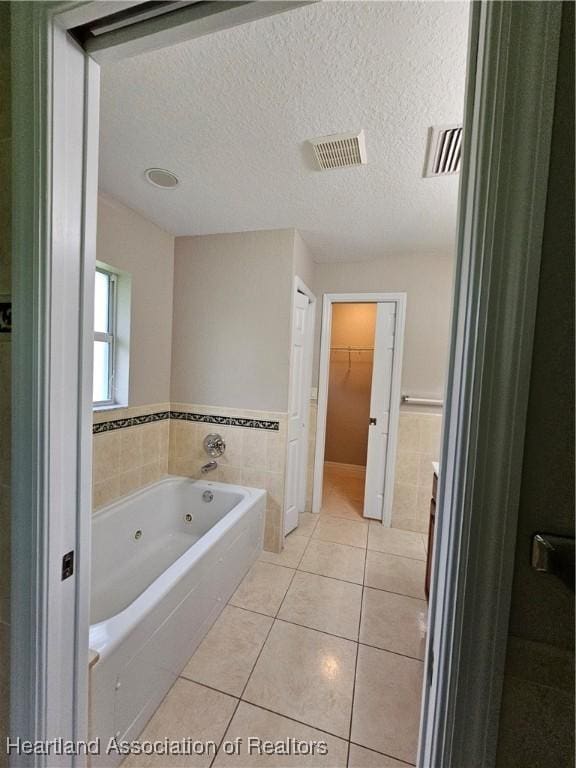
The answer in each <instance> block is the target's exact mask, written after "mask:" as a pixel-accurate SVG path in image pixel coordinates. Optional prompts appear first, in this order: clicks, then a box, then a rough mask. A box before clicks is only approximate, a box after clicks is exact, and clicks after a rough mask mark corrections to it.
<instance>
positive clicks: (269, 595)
mask: <svg viewBox="0 0 576 768" xmlns="http://www.w3.org/2000/svg"><path fill="white" fill-rule="evenodd" d="M293 575H294V571H293V570H292V569H291V568H285V567H283V566H279V565H272V564H270V563H260V562H257V563H254V565H253V566H252V568H251V569H250V570H249V571H248V573H247V574H246V576H245V577H244V581H243V582H242V583H241V584H240V586H239V587H238V589H237V590H236V592H234V594H233V595H232V597H231V598H230V604H231V605H235V606H236V607H237V608H245V609H246V610H247V611H256V613H265V614H266V615H267V616H275V615H276V613H277V611H278V608H280V604H281V602H282V600H283V599H284V595H285V594H286V592H287V590H288V587H289V586H290V582H291V581H292V576H293Z"/></svg>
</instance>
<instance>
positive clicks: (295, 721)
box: [241, 699, 348, 744]
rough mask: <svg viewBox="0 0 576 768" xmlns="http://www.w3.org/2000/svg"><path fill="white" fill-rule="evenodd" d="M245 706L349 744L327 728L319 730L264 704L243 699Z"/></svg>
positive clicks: (342, 737)
mask: <svg viewBox="0 0 576 768" xmlns="http://www.w3.org/2000/svg"><path fill="white" fill-rule="evenodd" d="M241 701H243V702H244V703H245V704H250V706H252V707H257V708H258V709H262V710H264V712H270V714H272V715H277V716H278V717H284V718H286V720H291V721H292V722H293V723H298V724H299V725H305V726H306V727H307V728H314V730H316V731H321V732H322V733H325V734H326V735H327V736H333V737H334V738H336V739H340V741H343V742H344V743H345V744H347V743H348V739H347V738H346V736H339V735H338V734H337V733H332V731H327V730H326V728H319V727H318V726H317V725H313V724H312V723H306V722H305V721H304V720H298V719H297V718H295V717H292V716H291V715H285V714H283V713H282V712H277V711H276V710H275V709H270V708H269V707H264V706H263V705H262V704H255V703H254V702H253V701H249V700H248V699H241Z"/></svg>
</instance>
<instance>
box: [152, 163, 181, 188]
mask: <svg viewBox="0 0 576 768" xmlns="http://www.w3.org/2000/svg"><path fill="white" fill-rule="evenodd" d="M144 175H145V176H146V178H147V179H148V181H149V182H150V184H153V185H154V186H155V187H161V188H162V189H174V187H177V186H178V184H180V180H179V179H178V176H175V175H174V174H173V173H172V172H171V171H166V170H165V169H164V168H147V169H146V171H145V172H144Z"/></svg>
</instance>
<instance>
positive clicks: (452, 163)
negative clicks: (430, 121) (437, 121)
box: [424, 125, 462, 178]
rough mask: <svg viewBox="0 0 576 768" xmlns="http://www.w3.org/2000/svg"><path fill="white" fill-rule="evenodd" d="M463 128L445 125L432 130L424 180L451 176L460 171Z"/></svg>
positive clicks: (429, 137)
mask: <svg viewBox="0 0 576 768" xmlns="http://www.w3.org/2000/svg"><path fill="white" fill-rule="evenodd" d="M461 156H462V126H461V125H443V126H436V127H435V128H430V131H429V134H428V155H427V158H426V166H425V168H424V178H430V177H432V176H450V175H451V174H453V173H458V172H459V171H460V158H461Z"/></svg>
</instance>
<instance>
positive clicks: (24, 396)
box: [10, 0, 561, 768]
mask: <svg viewBox="0 0 576 768" xmlns="http://www.w3.org/2000/svg"><path fill="white" fill-rule="evenodd" d="M122 5H124V6H125V4H121V3H116V2H113V1H110V2H72V3H52V2H45V3H13V4H12V19H13V36H12V55H13V67H12V72H13V77H14V80H13V88H12V95H13V114H14V129H13V134H12V135H13V140H12V144H13V164H12V168H13V178H14V195H13V208H12V210H13V254H14V266H13V300H14V312H13V315H14V332H13V340H12V349H13V356H12V361H13V362H12V365H13V376H14V378H13V389H14V392H17V393H18V397H16V398H15V399H14V401H13V438H12V439H13V446H12V457H13V460H12V467H13V469H12V472H13V475H12V600H11V606H12V627H11V665H12V679H13V680H14V681H17V682H16V684H15V685H12V686H11V713H10V715H11V732H12V734H14V735H18V736H20V737H22V738H32V739H50V738H54V737H62V738H64V739H74V740H80V739H85V738H87V736H88V706H87V705H88V630H89V594H90V585H89V576H90V526H91V521H90V514H89V512H90V509H91V442H92V441H91V432H92V385H93V382H92V357H93V348H92V344H93V317H94V311H93V300H94V269H95V244H96V207H97V168H98V118H99V115H98V107H99V101H98V96H99V94H98V88H99V84H98V80H99V68H98V66H97V64H96V63H95V61H94V60H93V59H91V58H90V57H89V56H88V55H87V54H86V52H85V51H83V50H82V49H81V48H80V47H79V46H78V45H76V43H75V42H74V41H73V40H71V38H70V37H69V36H68V35H67V34H66V31H65V30H66V29H68V28H71V27H72V26H74V25H75V24H78V23H81V22H82V21H85V20H86V19H87V18H91V19H97V18H101V17H103V16H105V15H106V14H107V13H108V12H110V9H111V8H113V7H122ZM254 5H256V6H262V7H266V6H268V5H273V4H268V3H265V2H264V3H262V4H261V3H259V2H258V3H255V4H252V8H253V6H254ZM241 8H248V9H250V8H251V4H246V5H245V6H241V7H240V8H237V9H236V10H235V13H236V14H239V13H241ZM471 13H472V24H471V31H470V42H469V77H468V95H467V106H466V116H465V122H464V125H465V129H464V147H463V171H462V179H461V190H462V191H461V198H460V210H459V229H460V235H459V242H458V253H457V265H456V290H455V293H456V305H455V310H454V320H453V326H452V351H451V363H450V381H449V385H448V391H447V397H446V426H445V429H444V435H443V449H442V450H443V453H442V467H441V470H442V472H441V474H442V477H441V482H440V488H439V509H438V516H439V518H440V519H441V524H440V527H439V539H438V542H439V543H438V546H437V548H436V554H435V561H434V570H433V579H432V590H431V602H430V613H431V622H432V623H431V627H432V629H431V633H430V635H429V639H428V652H427V660H426V669H425V680H426V684H425V696H424V700H423V718H422V732H421V742H420V751H419V757H418V765H419V766H421V768H429V766H440V765H441V766H442V767H443V768H452V767H454V768H456V767H457V766H462V765H464V764H466V765H470V766H472V765H478V766H479V765H483V766H491V765H493V764H494V756H495V746H496V741H497V726H498V706H499V700H500V694H501V683H502V668H503V662H504V656H505V649H506V636H507V627H508V612H509V600H510V593H511V576H512V567H513V561H514V553H515V539H516V525H515V522H516V513H517V497H518V487H519V482H520V473H521V465H522V444H523V438H524V429H525V419H526V405H527V390H528V381H529V373H530V364H531V350H532V341H533V328H534V318H535V309H536V295H537V288H538V277H539V264H540V251H541V245H542V224H543V217H544V210H545V201H546V191H547V173H548V154H549V149H550V140H551V123H552V114H551V112H552V105H553V99H554V90H555V83H556V66H557V54H558V40H559V28H560V17H561V4H559V3H506V2H497V1H494V2H492V1H491V0H479V2H477V3H473V4H471ZM218 15H219V14H215V16H218ZM262 15H265V13H263V14H262ZM217 23H218V21H217V20H216V21H215V24H217ZM237 23H241V22H237ZM204 30H206V25H205V26H204ZM210 31H213V29H208V32H210ZM204 33H206V31H205V32H204ZM192 36H193V34H192V33H190V34H189V37H192ZM160 38H161V40H160ZM174 39H175V37H174V30H171V29H169V28H166V27H164V29H163V30H162V31H160V32H159V34H158V35H156V37H155V40H154V45H155V46H156V47H159V45H160V44H165V45H169V44H170V43H171V42H173V41H174ZM159 40H160V43H159ZM146 44H147V39H146V38H142V39H141V40H140V41H139V46H140V47H139V51H143V50H145V46H146ZM514 174H518V176H515V175H514ZM512 179H513V181H514V183H511V180H512ZM503 254H505V255H506V256H508V258H509V261H508V262H507V266H508V267H509V268H507V269H506V268H503V267H502V259H503ZM511 266H513V269H512V268H510V267H511ZM511 307H513V308H514V310H515V311H514V312H510V311H509V310H510V308H511ZM88 350H89V352H90V354H88ZM495 425H497V427H498V443H497V447H498V450H494V447H495V445H494V434H493V431H492V430H493V429H494V426H495ZM54 456H57V457H58V461H54V460H53V457H54ZM69 550H75V552H76V572H75V574H74V577H73V578H69V579H67V580H66V581H61V578H60V565H61V560H62V555H63V553H66V552H67V551H69ZM13 762H14V764H18V765H33V766H45V765H50V764H52V765H58V766H59V768H67V766H72V765H74V766H76V765H78V766H79V765H84V764H85V760H84V758H83V757H82V756H79V757H75V756H68V757H58V758H56V759H55V760H51V759H49V758H47V757H46V756H44V755H30V756H28V757H19V758H18V759H17V761H16V762H15V761H14V760H13Z"/></svg>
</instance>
